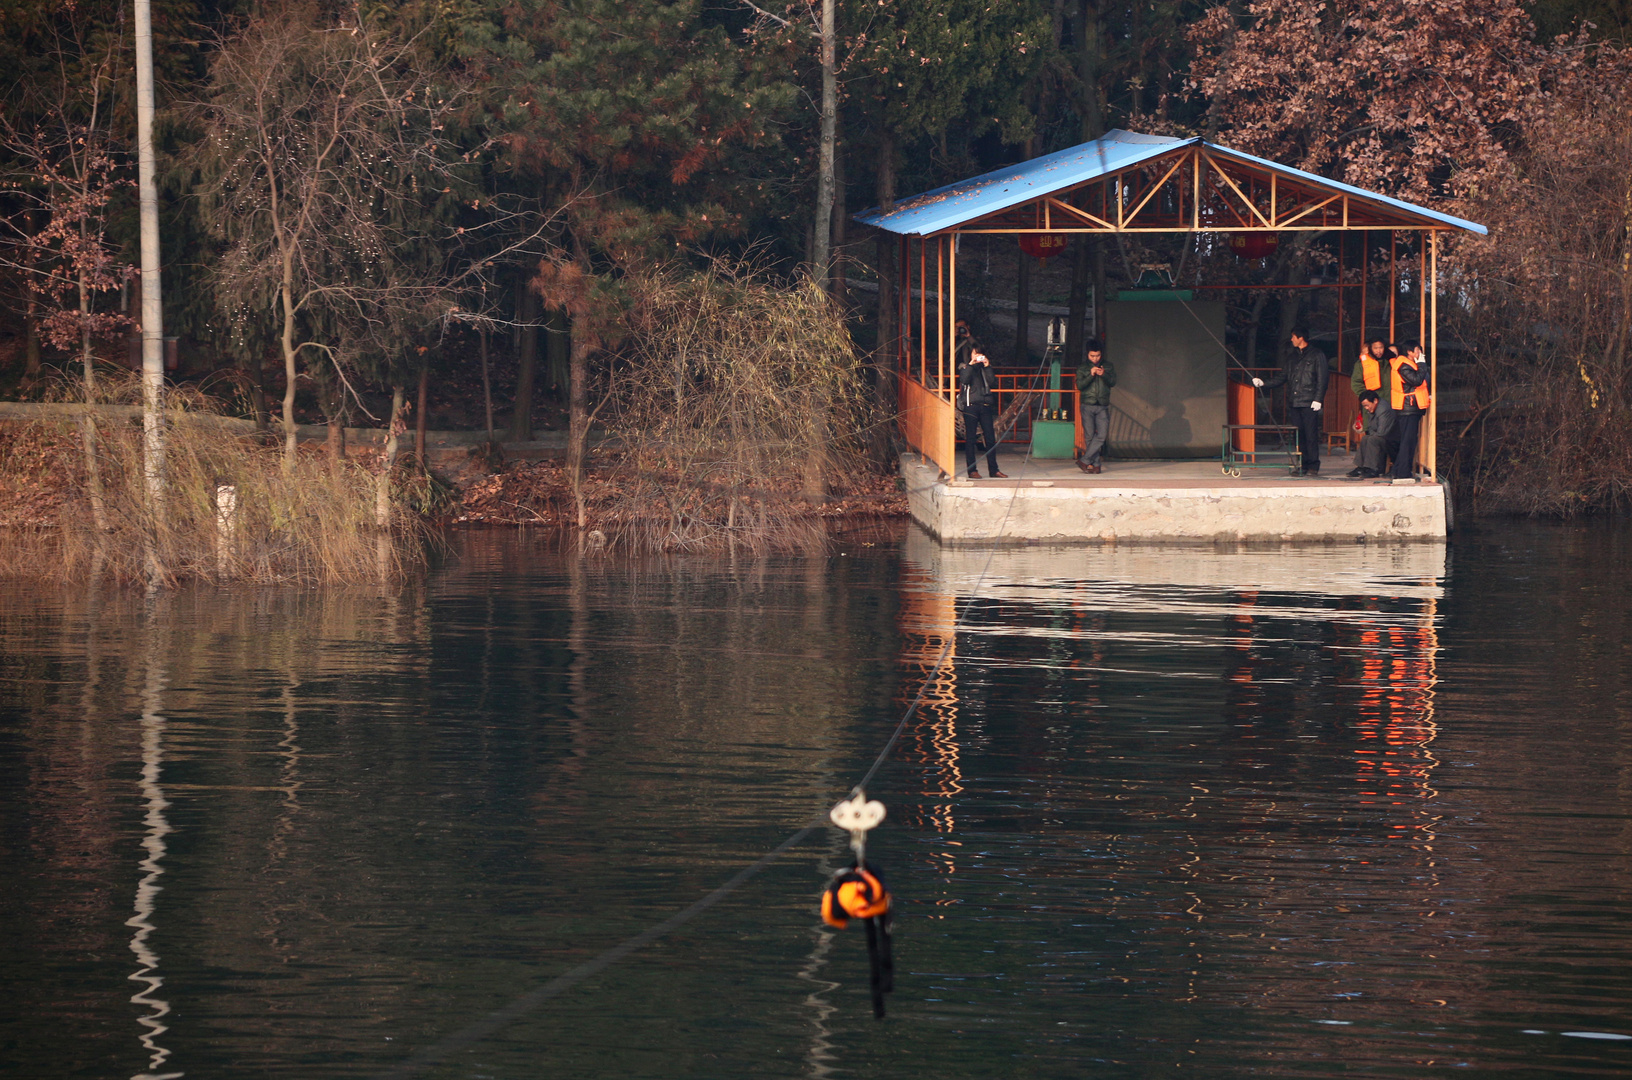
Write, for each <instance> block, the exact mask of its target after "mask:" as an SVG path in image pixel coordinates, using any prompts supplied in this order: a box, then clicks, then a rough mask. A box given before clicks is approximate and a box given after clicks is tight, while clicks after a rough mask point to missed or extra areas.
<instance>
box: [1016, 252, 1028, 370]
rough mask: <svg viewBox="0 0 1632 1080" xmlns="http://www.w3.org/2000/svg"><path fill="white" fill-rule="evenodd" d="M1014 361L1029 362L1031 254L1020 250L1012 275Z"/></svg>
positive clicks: (1019, 362)
mask: <svg viewBox="0 0 1632 1080" xmlns="http://www.w3.org/2000/svg"><path fill="white" fill-rule="evenodd" d="M1014 288H1015V298H1014V362H1015V363H1016V364H1029V363H1031V256H1030V255H1027V254H1026V253H1025V252H1023V251H1022V252H1020V253H1019V254H1018V256H1017V265H1016V266H1015V275H1014Z"/></svg>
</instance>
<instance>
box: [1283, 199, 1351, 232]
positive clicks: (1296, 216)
mask: <svg viewBox="0 0 1632 1080" xmlns="http://www.w3.org/2000/svg"><path fill="white" fill-rule="evenodd" d="M1342 197H1343V196H1341V195H1333V196H1331V197H1329V198H1327V199H1325V200H1323V201H1321V202H1318V203H1315V204H1314V205H1313V206H1306V207H1304V208H1303V209H1302V210H1299V211H1298V212H1297V213H1296V214H1293V215H1292V216H1291V217H1289V218H1287V219H1286V220H1285V221H1283V222H1281V224H1280V228H1283V229H1284V228H1286V227H1287V226H1289V225H1291V224H1292V223H1293V222H1294V221H1299V220H1301V219H1303V218H1306V217H1308V216H1309V215H1310V214H1312V213H1314V212H1315V211H1316V210H1319V209H1320V208H1321V207H1323V206H1330V205H1332V203H1334V202H1336V201H1337V200H1338V199H1341V198H1342Z"/></svg>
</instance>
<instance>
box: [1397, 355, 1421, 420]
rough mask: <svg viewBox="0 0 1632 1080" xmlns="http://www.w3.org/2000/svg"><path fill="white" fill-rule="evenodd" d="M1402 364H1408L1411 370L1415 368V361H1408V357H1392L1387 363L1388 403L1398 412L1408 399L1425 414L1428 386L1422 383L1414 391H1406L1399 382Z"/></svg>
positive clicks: (1402, 383)
mask: <svg viewBox="0 0 1632 1080" xmlns="http://www.w3.org/2000/svg"><path fill="white" fill-rule="evenodd" d="M1403 364H1410V365H1411V366H1412V367H1413V368H1414V367H1416V366H1417V365H1416V362H1415V361H1413V360H1411V359H1409V358H1408V357H1404V356H1396V357H1394V358H1393V359H1392V360H1390V361H1389V362H1388V367H1389V379H1388V397H1389V401H1390V402H1391V403H1392V404H1393V406H1394V408H1395V409H1396V410H1398V409H1403V408H1405V403H1406V401H1407V400H1408V399H1415V400H1416V403H1417V408H1419V409H1421V410H1422V411H1423V412H1427V411H1428V384H1427V383H1424V384H1422V385H1421V386H1419V387H1417V388H1416V389H1415V390H1407V389H1406V388H1405V383H1404V382H1402V381H1401V380H1400V367H1401V365H1403Z"/></svg>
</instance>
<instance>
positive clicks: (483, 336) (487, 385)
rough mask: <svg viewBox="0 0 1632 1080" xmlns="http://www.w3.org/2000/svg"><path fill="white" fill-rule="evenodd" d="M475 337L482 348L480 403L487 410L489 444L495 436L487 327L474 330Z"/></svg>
mask: <svg viewBox="0 0 1632 1080" xmlns="http://www.w3.org/2000/svg"><path fill="white" fill-rule="evenodd" d="M476 337H477V340H478V341H479V342H480V345H481V350H482V405H483V407H484V408H486V410H487V442H488V445H490V446H491V445H492V444H493V441H494V439H495V438H496V436H495V435H494V434H493V377H492V376H491V375H490V374H489V372H488V363H487V328H486V327H483V328H482V329H480V330H478V331H476Z"/></svg>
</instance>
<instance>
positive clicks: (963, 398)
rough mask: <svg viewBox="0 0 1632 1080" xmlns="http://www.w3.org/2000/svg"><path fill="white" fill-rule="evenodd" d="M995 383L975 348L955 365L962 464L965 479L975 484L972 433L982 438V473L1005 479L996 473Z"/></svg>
mask: <svg viewBox="0 0 1632 1080" xmlns="http://www.w3.org/2000/svg"><path fill="white" fill-rule="evenodd" d="M996 388H997V380H996V379H995V378H994V377H993V376H992V362H991V361H990V360H988V359H986V354H985V353H983V352H981V351H980V350H979V349H978V348H971V349H970V351H969V353H968V359H967V360H966V361H965V362H963V363H961V364H959V365H958V411H959V412H961V413H963V439H964V444H963V460H964V464H965V465H966V466H968V469H969V479H971V480H979V479H980V472H979V470H977V469H976V468H975V429H976V428H979V429H980V432H981V434H983V435H984V436H985V437H986V472H987V473H988V474H989V475H990V476H992V477H993V478H994V479H998V480H1007V479H1008V477H1007V476H1005V475H1004V474H1003V473H1001V472H999V471H998V469H997V432H996V430H995V427H994V425H993V421H994V420H996V419H997V395H996V394H994V393H993V392H992V391H993V390H995V389H996Z"/></svg>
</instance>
